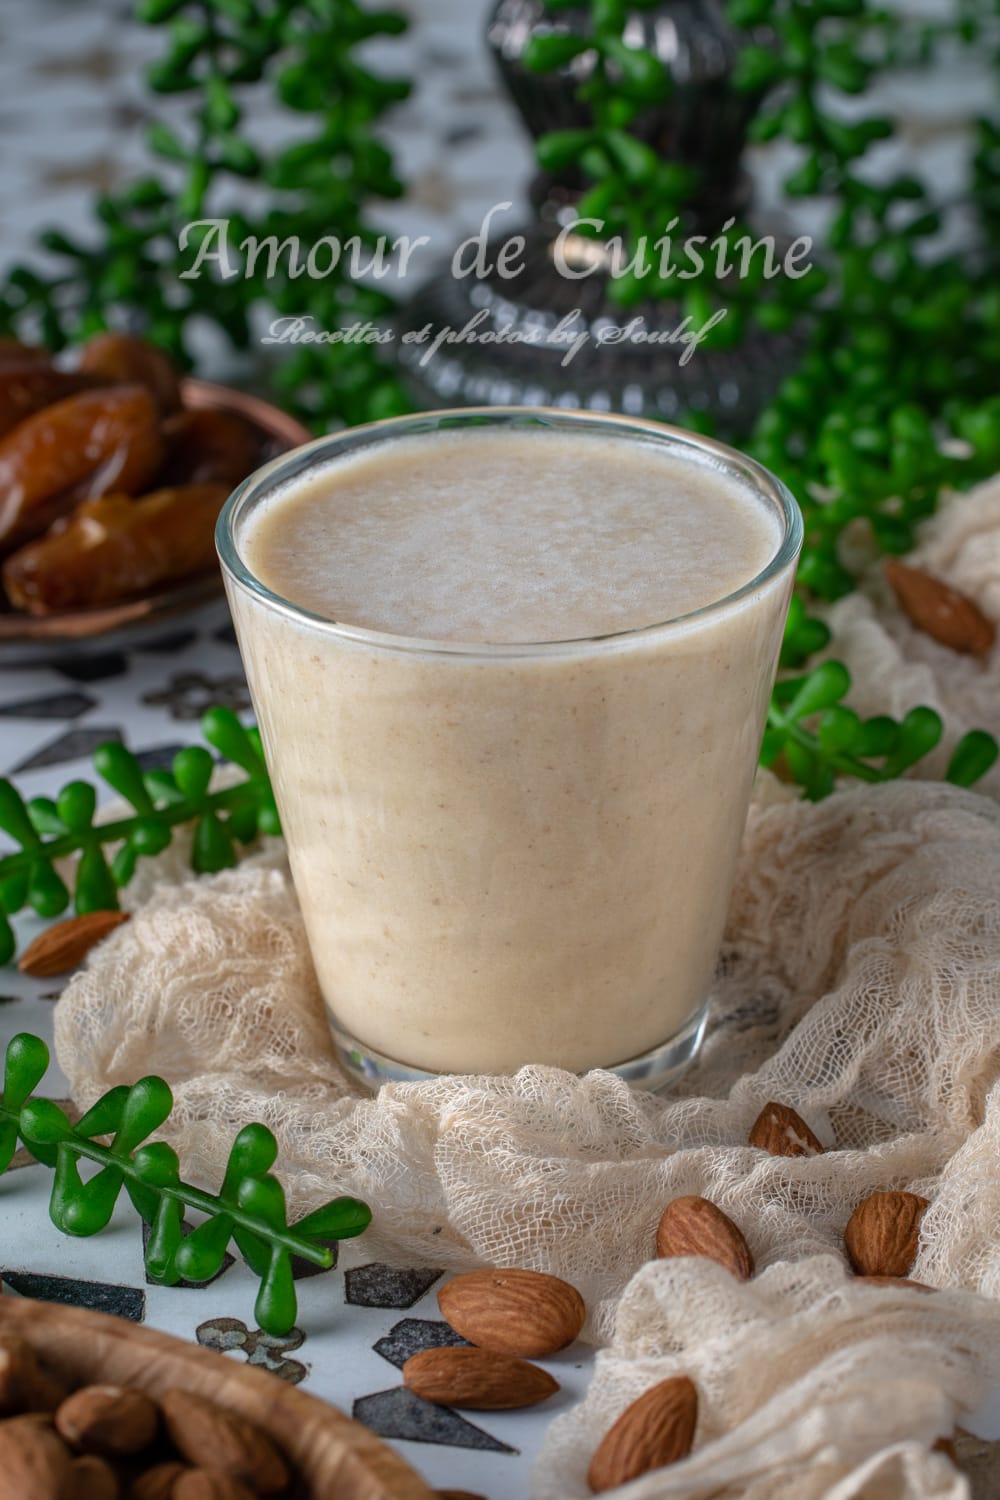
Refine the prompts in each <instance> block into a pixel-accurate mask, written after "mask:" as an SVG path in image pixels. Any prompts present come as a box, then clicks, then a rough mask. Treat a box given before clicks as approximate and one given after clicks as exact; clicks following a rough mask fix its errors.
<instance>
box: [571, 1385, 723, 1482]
mask: <svg viewBox="0 0 1000 1500" xmlns="http://www.w3.org/2000/svg"><path fill="white" fill-rule="evenodd" d="M697 1421H698V1392H697V1391H696V1390H695V1388H694V1385H693V1384H692V1382H691V1381H690V1380H689V1379H688V1377H687V1376H686V1375H673V1376H671V1378H670V1379H669V1380H661V1381H660V1383H659V1385H654V1386H653V1388H652V1389H651V1390H648V1391H647V1392H646V1393H645V1395H643V1396H640V1397H639V1399H638V1401H633V1402H632V1405H631V1406H627V1407H626V1408H625V1410H624V1411H623V1412H622V1414H621V1416H620V1417H619V1418H618V1420H617V1422H615V1424H614V1426H613V1427H612V1428H611V1429H610V1430H609V1431H608V1432H606V1433H605V1435H604V1437H603V1438H602V1440H601V1442H600V1444H599V1446H598V1448H597V1452H596V1453H595V1454H594V1456H593V1458H592V1459H591V1460H590V1468H589V1469H588V1470H587V1483H588V1484H589V1485H590V1488H591V1489H592V1490H593V1491H594V1493H595V1494H600V1493H601V1492H602V1491H604V1490H613V1489H616V1488H617V1487H618V1485H620V1484H627V1483H628V1481H629V1480H630V1479H637V1478H638V1476H639V1475H640V1474H647V1473H648V1472H649V1470H650V1469H662V1468H663V1466H664V1465H665V1464H674V1463H677V1461H678V1459H681V1458H686V1457H687V1455H688V1454H689V1453H690V1452H691V1445H692V1443H693V1442H694V1429H695V1424H696V1423H697Z"/></svg>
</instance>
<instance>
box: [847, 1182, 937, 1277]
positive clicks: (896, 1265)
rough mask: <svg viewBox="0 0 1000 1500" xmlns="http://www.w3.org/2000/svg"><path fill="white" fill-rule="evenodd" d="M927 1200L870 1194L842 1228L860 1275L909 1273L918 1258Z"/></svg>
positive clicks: (915, 1197) (904, 1274) (900, 1193)
mask: <svg viewBox="0 0 1000 1500" xmlns="http://www.w3.org/2000/svg"><path fill="white" fill-rule="evenodd" d="M928 1206H929V1205H928V1200H927V1199H926V1198H921V1197H919V1196H918V1195H917V1194H916V1193H902V1192H894V1193H872V1194H871V1195H870V1196H869V1197H867V1198H865V1199H864V1201H863V1202H862V1203H859V1204H858V1206H857V1208H856V1209H855V1210H854V1212H853V1214H852V1215H851V1217H850V1219H849V1220H848V1221H847V1228H846V1229H845V1230H844V1248H845V1249H846V1251H847V1257H848V1259H849V1260H850V1262H851V1265H852V1266H853V1267H854V1269H855V1271H857V1272H858V1274H859V1275H860V1276H908V1275H909V1272H910V1267H911V1266H912V1265H913V1262H914V1261H915V1260H916V1258H917V1243H918V1241H919V1239H920V1221H921V1220H922V1218H923V1216H924V1213H925V1212H926V1210H927V1208H928Z"/></svg>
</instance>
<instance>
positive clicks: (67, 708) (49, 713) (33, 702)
mask: <svg viewBox="0 0 1000 1500" xmlns="http://www.w3.org/2000/svg"><path fill="white" fill-rule="evenodd" d="M96 707H97V699H96V698H90V697H88V695H87V694H86V693H47V694H46V695H45V696H44V697H42V698H22V699H21V701H20V702H19V703H4V704H0V718H4V719H78V718H79V717H80V715H81V714H85V713H86V712H87V710H88V709H90V708H96Z"/></svg>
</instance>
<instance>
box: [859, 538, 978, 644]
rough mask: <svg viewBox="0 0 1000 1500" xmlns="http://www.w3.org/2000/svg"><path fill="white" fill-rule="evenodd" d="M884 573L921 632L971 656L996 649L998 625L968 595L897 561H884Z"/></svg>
mask: <svg viewBox="0 0 1000 1500" xmlns="http://www.w3.org/2000/svg"><path fill="white" fill-rule="evenodd" d="M882 571H883V573H884V574H885V578H886V581H887V583H888V584H889V587H890V588H891V589H892V591H893V593H894V594H895V596H896V599H897V601H898V603H899V607H900V609H901V610H902V611H903V613H904V614H905V615H906V617H907V618H908V619H909V621H910V623H911V624H912V625H915V626H916V627H917V629H918V630H922V631H923V632H924V634H925V635H929V636H931V637H932V639H933V640H935V641H939V642H940V644H941V645H942V646H950V647H951V649H952V650H953V651H964V652H966V653H968V654H969V655H971V656H985V655H986V653H987V652H988V651H990V650H992V648H993V643H994V641H995V640H996V635H997V628H996V625H995V624H994V623H993V621H992V620H991V619H989V617H988V616H987V615H984V614H983V612H982V610H981V609H980V608H979V605H978V604H976V603H975V601H974V600H972V599H970V598H969V597H968V595H967V594H963V593H961V592H960V591H959V590H958V589H953V588H952V587H951V586H950V585H949V584H947V583H942V582H941V580H940V578H935V577H934V576H933V575H932V574H931V573H925V572H924V570H923V569H922V568H912V567H910V565H909V564H908V563H903V562H899V560H898V559H897V558H889V559H888V560H887V561H886V562H884V563H883V564H882Z"/></svg>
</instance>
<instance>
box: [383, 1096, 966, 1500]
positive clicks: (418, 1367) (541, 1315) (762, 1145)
mask: <svg viewBox="0 0 1000 1500" xmlns="http://www.w3.org/2000/svg"><path fill="white" fill-rule="evenodd" d="M748 1144H749V1145H751V1146H755V1147H757V1148H758V1149H759V1150H762V1151H766V1152H768V1154H769V1155H771V1156H789V1157H796V1156H817V1155H819V1154H821V1153H822V1151H823V1149H824V1148H823V1145H822V1143H821V1142H820V1140H819V1138H818V1137H817V1136H816V1134H815V1132H814V1131H813V1130H812V1129H811V1128H810V1126H809V1125H808V1124H807V1123H806V1122H805V1120H803V1119H802V1117H801V1116H800V1115H798V1114H797V1113H796V1111H795V1110H794V1109H792V1108H790V1106H788V1105H787V1104H779V1103H776V1102H774V1101H772V1102H770V1103H768V1104H765V1106H764V1108H763V1109H762V1110H761V1112H760V1114H759V1115H758V1117H757V1119H756V1120H755V1122H754V1124H753V1126H752V1127H751V1130H750V1134H749V1137H748ZM927 1206H928V1204H927V1199H926V1198H921V1197H918V1195H917V1194H915V1193H909V1192H902V1191H900V1192H879V1193H872V1194H870V1195H869V1196H868V1197H867V1198H865V1199H864V1200H863V1201H862V1202H861V1203H860V1204H859V1205H858V1207H857V1208H856V1209H855V1211H854V1213H853V1214H852V1215H851V1217H850V1219H849V1221H848V1223H847V1225H846V1227H845V1230H844V1249H845V1251H846V1254H847V1258H848V1260H849V1261H850V1264H851V1266H852V1268H853V1269H854V1271H855V1273H856V1275H857V1277H858V1279H859V1280H863V1281H866V1282H868V1283H871V1284H873V1285H879V1286H882V1285H889V1286H911V1287H919V1286H920V1285H921V1284H920V1283H919V1282H914V1281H909V1280H908V1279H907V1277H908V1273H909V1271H910V1268H911V1266H912V1265H913V1261H914V1259H915V1258H916V1254H917V1242H918V1239H919V1235H920V1223H921V1219H922V1217H923V1214H924V1211H925V1210H926V1208H927ZM656 1254H657V1256H660V1257H668V1256H689V1255H694V1256H704V1257H706V1258H708V1259H710V1260H714V1261H716V1262H718V1264H719V1265H722V1266H724V1267H725V1269H726V1270H727V1271H728V1272H729V1273H730V1274H731V1275H732V1276H735V1277H736V1278H737V1279H738V1280H740V1281H748V1280H749V1279H750V1277H752V1276H753V1274H754V1259H753V1254H752V1252H751V1250H750V1247H749V1245H748V1244H747V1242H746V1239H745V1238H744V1236H743V1233H742V1231H741V1230H740V1228H739V1226H738V1225H736V1224H735V1223H734V1222H733V1221H732V1219H731V1218H729V1216H728V1215H727V1214H726V1213H724V1212H723V1211H722V1209H721V1208H719V1207H718V1205H717V1204H715V1203H712V1202H711V1201H710V1200H709V1199H707V1198H702V1197H698V1196H694V1195H686V1196H683V1197H680V1198H674V1199H673V1200H672V1201H671V1202H670V1203H668V1204H667V1206H666V1208H665V1209H664V1210H663V1213H662V1215H661V1217H660V1222H659V1225H658V1226H657V1231H656ZM923 1290H930V1288H923ZM438 1306H439V1307H440V1309H441V1314H442V1316H443V1317H444V1319H445V1320H446V1322H447V1323H448V1324H449V1325H450V1326H451V1327H452V1328H453V1329H454V1330H455V1332H456V1333H459V1334H461V1335H462V1337H463V1338H465V1339H467V1340H468V1341H469V1345H470V1346H471V1347H457V1348H455V1347H452V1348H435V1349H425V1350H424V1351H423V1352H422V1353H420V1354H415V1355H413V1356H412V1357H411V1358H410V1359H408V1360H407V1361H406V1364H405V1365H404V1366H403V1380H404V1383H405V1384H406V1386H407V1388H408V1389H409V1390H411V1391H413V1393H414V1394H415V1395H418V1396H423V1397H424V1398H425V1399H426V1400H428V1401H435V1402H439V1403H440V1404H441V1405H444V1406H458V1407H465V1408H471V1409H473V1410H478V1411H501V1410H508V1409H510V1408H513V1407H523V1406H533V1405H536V1404H537V1403H538V1402H541V1401H545V1400H547V1399H548V1398H549V1397H550V1396H552V1395H553V1394H554V1393H555V1392H556V1391H558V1389H559V1385H558V1382H557V1381H556V1380H555V1378H554V1377H553V1376H552V1375H551V1374H550V1373H549V1372H548V1371H547V1370H543V1369H541V1368H540V1367H539V1366H538V1365H535V1364H532V1363H531V1362H530V1361H531V1360H534V1359H540V1358H544V1357H545V1356H546V1355H551V1354H555V1353H557V1352H558V1351H559V1350H561V1349H564V1348H566V1346H567V1345H568V1344H570V1343H572V1341H573V1340H574V1339H575V1338H577V1337H578V1335H579V1333H580V1331H581V1329H582V1328H583V1324H584V1320H585V1317H586V1308H585V1306H584V1303H583V1298H582V1297H581V1296H580V1294H579V1292H578V1291H576V1289H575V1288H574V1287H572V1286H570V1285H569V1284H568V1283H567V1282H565V1281H561V1280H560V1279H559V1277H557V1276H549V1275H545V1274H543V1273H542V1272H539V1271H525V1270H483V1271H473V1272H470V1273H469V1274H468V1275H465V1276H456V1277H455V1278H454V1279H453V1280H452V1281H449V1282H447V1283H446V1284H445V1285H444V1286H443V1287H442V1288H441V1291H440V1292H439V1293H438ZM697 1422H698V1392H697V1389H696V1387H695V1385H694V1383H693V1382H692V1381H691V1380H690V1379H689V1378H688V1376H686V1375H675V1376H672V1377H671V1378H670V1379H668V1380H663V1381H661V1382H660V1383H659V1384H658V1385H654V1386H653V1387H651V1389H649V1390H648V1391H645V1392H644V1393H643V1395H642V1396H640V1397H639V1398H638V1400H636V1401H633V1402H632V1404H631V1405H630V1406H628V1407H626V1408H625V1410H624V1411H623V1412H622V1413H621V1415H620V1416H619V1417H618V1419H617V1421H616V1422H614V1424H613V1425H612V1426H611V1428H610V1429H609V1430H608V1431H607V1432H606V1433H605V1434H604V1436H603V1438H602V1439H601V1441H600V1443H599V1444H598V1446H597V1449H596V1451H595V1452H594V1455H593V1457H592V1459H591V1461H590V1467H589V1469H588V1472H587V1480H588V1483H589V1485H590V1488H591V1490H592V1491H593V1492H594V1493H595V1494H597V1493H602V1492H603V1491H605V1490H611V1489H615V1488H616V1487H617V1486H618V1485H621V1484H625V1483H626V1482H627V1481H629V1480H631V1479H635V1478H637V1477H638V1476H639V1475H640V1474H645V1473H647V1472H648V1471H649V1470H651V1469H657V1468H662V1467H663V1466H664V1465H666V1464H671V1463H676V1462H677V1461H678V1460H679V1459H682V1458H686V1457H687V1455H688V1454H689V1453H690V1452H691V1450H692V1447H693V1446H694V1438H695V1429H696V1427H697ZM942 1451H948V1450H947V1449H943V1450H942Z"/></svg>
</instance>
